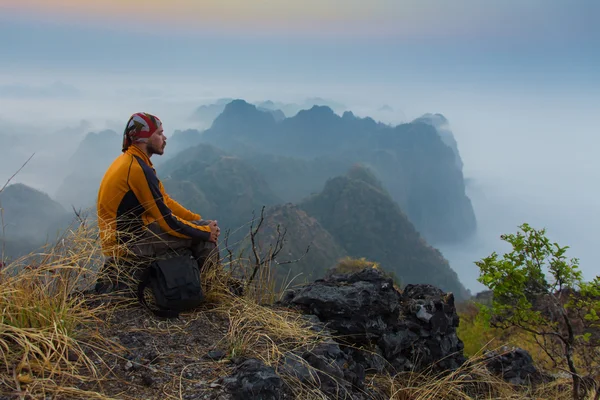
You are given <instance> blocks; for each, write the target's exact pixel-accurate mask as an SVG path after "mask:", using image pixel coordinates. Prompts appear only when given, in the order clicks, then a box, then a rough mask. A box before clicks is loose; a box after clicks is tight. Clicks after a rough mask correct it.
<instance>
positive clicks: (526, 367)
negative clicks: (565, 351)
mask: <svg viewBox="0 0 600 400" xmlns="http://www.w3.org/2000/svg"><path fill="white" fill-rule="evenodd" d="M484 363H485V365H486V367H487V369H488V370H489V371H490V372H491V373H492V374H494V375H497V376H500V377H502V379H504V380H505V381H507V382H509V383H511V384H513V385H531V384H533V385H535V384H539V383H543V382H547V381H549V380H551V378H550V377H549V376H547V375H545V374H542V373H541V372H540V371H538V370H537V368H536V367H535V366H534V365H533V358H531V355H530V354H529V353H528V352H527V351H525V350H523V349H521V348H518V347H517V348H513V349H512V350H509V349H508V348H507V347H503V348H502V349H501V352H500V353H498V352H495V351H488V352H486V353H485V361H484Z"/></svg>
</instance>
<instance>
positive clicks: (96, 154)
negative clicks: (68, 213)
mask: <svg viewBox="0 0 600 400" xmlns="http://www.w3.org/2000/svg"><path fill="white" fill-rule="evenodd" d="M121 145H122V136H121V135H119V134H117V133H116V132H115V131H113V130H110V129H108V130H104V131H100V132H89V133H88V134H87V135H86V136H85V138H84V139H83V140H82V141H81V143H80V144H79V146H78V147H77V149H76V150H75V153H73V155H72V156H71V157H70V158H69V160H68V162H67V168H68V170H69V171H70V173H69V174H68V175H67V177H66V178H65V179H64V180H63V182H62V184H61V185H60V186H59V187H58V188H57V189H56V192H55V198H56V200H57V201H58V202H60V203H61V204H63V205H64V206H66V207H71V206H74V207H75V208H87V207H91V206H93V205H95V202H96V196H97V194H98V187H99V185H100V181H101V180H102V176H103V175H104V172H105V171H106V169H107V168H108V166H109V165H110V163H111V162H112V161H113V160H114V159H115V158H116V157H117V156H118V155H119V154H120V153H121Z"/></svg>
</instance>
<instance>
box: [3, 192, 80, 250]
mask: <svg viewBox="0 0 600 400" xmlns="http://www.w3.org/2000/svg"><path fill="white" fill-rule="evenodd" d="M0 203H1V204H2V217H3V223H4V233H5V236H6V240H7V241H6V250H7V254H8V255H9V256H11V257H17V256H21V255H24V254H25V253H28V252H30V251H32V250H34V249H35V248H36V247H40V246H42V245H43V244H45V243H46V242H47V241H48V242H53V241H54V240H55V239H56V238H57V237H58V234H59V232H60V231H62V230H64V229H65V228H66V227H67V226H68V225H69V223H70V222H71V220H72V217H73V215H72V214H71V213H69V212H67V210H65V208H63V207H62V206H61V205H60V204H59V203H57V202H56V201H54V200H52V199H51V198H50V196H48V195H47V194H46V193H43V192H41V191H39V190H36V189H34V188H31V187H29V186H26V185H23V184H21V183H15V184H12V185H9V186H7V187H6V188H5V189H4V191H2V192H1V193H0Z"/></svg>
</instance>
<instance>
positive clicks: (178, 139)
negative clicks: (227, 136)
mask: <svg viewBox="0 0 600 400" xmlns="http://www.w3.org/2000/svg"><path fill="white" fill-rule="evenodd" d="M201 142H202V134H201V133H200V131H199V130H197V129H186V130H183V131H182V130H176V131H175V132H173V135H172V136H171V137H169V138H167V147H166V149H165V153H164V154H163V155H162V156H161V157H155V158H156V159H155V158H153V159H152V162H153V163H154V164H155V165H157V166H158V165H162V164H164V162H165V161H166V160H168V159H170V158H173V157H175V156H176V155H177V154H178V153H179V152H181V151H183V150H185V149H188V148H190V147H194V146H197V145H199V144H200V143H201Z"/></svg>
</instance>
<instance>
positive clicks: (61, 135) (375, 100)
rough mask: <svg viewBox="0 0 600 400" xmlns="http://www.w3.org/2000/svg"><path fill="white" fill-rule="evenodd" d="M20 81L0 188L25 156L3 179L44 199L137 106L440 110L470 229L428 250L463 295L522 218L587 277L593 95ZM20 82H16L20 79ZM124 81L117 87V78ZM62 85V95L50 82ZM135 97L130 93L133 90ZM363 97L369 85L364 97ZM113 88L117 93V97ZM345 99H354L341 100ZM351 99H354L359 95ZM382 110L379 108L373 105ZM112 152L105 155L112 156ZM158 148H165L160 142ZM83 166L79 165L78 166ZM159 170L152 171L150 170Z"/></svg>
mask: <svg viewBox="0 0 600 400" xmlns="http://www.w3.org/2000/svg"><path fill="white" fill-rule="evenodd" d="M37 78H38V81H36V80H35V79H30V78H29V77H26V76H24V77H23V78H22V79H21V80H20V81H18V82H16V81H15V82H12V83H11V82H8V80H7V79H6V77H5V78H4V81H3V82H2V84H3V85H4V86H3V87H7V86H8V85H12V87H13V88H16V87H17V84H20V85H24V84H23V83H22V82H28V83H27V85H29V86H28V87H27V89H25V90H24V92H25V94H26V95H25V94H23V93H14V92H15V90H13V95H12V96H7V95H3V96H1V97H0V110H1V111H0V120H1V121H2V125H1V126H2V128H1V133H4V134H9V135H12V136H14V137H16V138H18V142H17V143H12V144H11V142H10V141H9V142H8V145H7V143H3V146H2V147H3V151H2V154H3V156H2V158H3V161H2V163H1V164H0V181H2V182H5V181H6V180H7V179H8V178H9V177H10V176H11V175H12V174H13V173H14V172H15V171H16V170H17V169H18V168H19V167H20V166H21V165H22V163H23V162H25V161H26V160H27V158H28V157H29V156H31V155H32V154H33V153H35V155H34V156H33V158H32V159H31V161H30V162H29V163H28V164H27V165H26V166H25V168H23V170H22V171H21V172H20V173H19V174H18V175H17V176H16V177H15V178H14V179H13V182H22V183H25V184H27V185H30V186H33V187H35V188H38V189H40V190H42V191H45V192H47V193H48V194H50V195H51V196H53V197H54V195H55V191H56V188H57V187H58V185H60V183H61V182H62V180H63V179H64V177H65V176H66V175H67V174H68V173H69V171H68V158H69V157H70V155H71V154H72V153H73V152H74V151H75V149H76V147H77V145H78V144H79V141H80V140H81V139H82V138H83V137H84V136H85V134H86V133H87V132H90V131H100V130H103V129H113V130H115V131H117V132H121V131H122V128H123V125H124V123H125V121H126V120H127V118H128V116H129V115H130V114H131V113H133V112H136V111H138V110H145V111H148V112H152V113H155V114H156V115H159V116H160V117H161V119H162V120H163V122H164V125H165V129H166V132H167V134H168V135H169V134H171V133H172V132H173V131H174V130H176V129H187V128H200V129H201V128H202V126H201V125H200V124H199V123H198V122H195V121H192V120H190V118H189V117H190V115H191V113H192V112H193V110H194V109H195V108H196V107H198V106H199V105H202V104H210V103H211V102H212V101H215V100H216V99H218V98H219V97H233V98H244V99H246V100H247V101H261V100H267V99H270V100H274V101H275V100H277V101H284V102H298V103H301V102H302V101H303V100H304V99H305V98H307V97H315V96H320V97H323V98H326V99H331V100H335V101H338V102H340V103H342V104H344V105H346V107H347V108H348V109H350V110H353V111H354V112H355V113H356V114H358V115H362V116H367V115H369V116H372V117H374V118H375V119H378V120H381V121H383V122H386V123H391V124H396V123H401V122H406V121H410V120H412V119H414V118H416V117H418V116H420V115H422V114H424V113H427V112H439V113H442V114H444V115H445V116H446V117H447V118H448V119H449V121H450V124H451V129H452V130H453V132H454V135H455V137H456V140H457V141H458V146H459V151H460V153H461V157H462V159H463V162H464V176H465V179H466V181H467V192H468V195H469V196H470V198H471V200H472V202H473V206H474V208H475V212H476V216H477V219H478V232H477V234H476V236H475V237H473V238H472V239H470V240H468V241H467V242H466V243H461V244H460V245H453V246H444V245H440V246H438V247H439V248H440V249H441V251H442V252H443V254H444V255H445V256H446V257H447V258H448V259H449V261H450V262H451V265H452V267H453V268H454V269H455V270H456V271H457V272H458V273H459V275H460V277H461V280H462V281H463V283H464V284H465V285H466V286H467V287H468V288H469V289H471V290H472V291H477V290H480V289H482V286H481V285H479V284H478V283H477V281H476V278H477V268H476V267H475V266H474V264H473V261H475V260H478V259H480V258H482V257H484V256H486V255H488V254H489V253H491V252H492V251H494V250H496V251H504V250H506V247H505V246H503V244H502V242H501V241H500V239H499V236H500V234H502V233H507V232H514V231H516V229H517V226H518V225H519V224H521V223H523V222H529V223H531V224H532V225H534V226H535V227H539V228H541V227H546V228H547V229H548V233H549V236H550V238H551V239H552V240H556V241H558V242H559V243H561V244H563V245H569V246H571V248H572V249H571V251H570V252H569V253H568V254H569V255H570V256H573V257H578V258H580V260H581V266H582V269H583V270H584V272H585V274H586V276H587V277H591V276H592V275H593V274H596V273H597V271H598V270H597V264H596V261H597V256H596V255H595V247H596V246H595V238H596V228H597V226H599V225H600V205H599V203H598V201H597V196H598V194H599V190H598V182H600V161H599V159H598V157H597V156H596V155H597V151H598V150H597V146H598V142H599V141H598V130H597V121H596V114H595V110H596V111H597V106H598V104H600V96H598V95H596V94H594V93H584V94H581V93H569V92H568V91H567V90H564V88H557V89H556V92H552V90H546V92H545V93H543V94H538V93H535V92H530V93H524V92H523V91H521V92H519V91H518V90H517V89H515V91H514V93H513V92H511V90H510V89H507V88H506V87H504V88H498V90H496V91H495V92H494V91H491V90H490V87H489V86H488V85H482V86H481V87H480V88H475V87H471V89H470V90H469V91H465V90H448V89H447V88H445V87H444V86H443V85H430V86H413V87H410V85H406V86H403V87H396V88H394V89H395V90H389V89H390V88H389V87H387V88H382V87H378V86H377V85H372V86H369V87H368V89H366V88H365V87H364V86H361V85H356V87H352V86H347V87H344V88H343V89H342V90H340V88H339V87H337V86H335V85H332V86H331V87H325V86H323V85H319V86H318V87H312V86H310V85H283V84H281V83H277V84H273V85H268V84H260V85H255V84H252V83H250V82H248V83H246V84H245V85H243V84H241V83H238V84H236V85H235V87H234V86H226V85H223V86H218V85H214V86H209V85H204V84H202V83H198V84H196V85H189V84H188V85H182V84H180V82H179V80H178V79H169V78H168V77H165V76H157V77H153V78H152V79H151V82H153V84H140V83H139V82H136V81H131V80H128V81H125V80H123V79H121V77H118V76H117V77H114V76H113V77H104V78H102V79H100V80H101V81H102V82H103V84H102V85H99V84H98V83H97V82H94V81H91V80H86V79H83V78H79V79H71V80H70V81H66V80H62V78H68V77H60V78H61V80H60V82H61V84H60V85H56V84H55V82H57V81H56V80H53V79H54V78H57V76H48V77H46V78H45V79H43V78H42V77H39V76H38V77H37ZM19 82H20V83H19ZM125 82H127V83H125ZM67 85H68V87H70V88H71V89H69V90H68V91H67V92H68V94H67V95H64V94H60V93H59V94H53V93H51V89H52V88H53V87H61V88H62V87H67ZM136 90H137V91H136ZM365 90H368V92H367V95H366V96H365ZM123 92H127V93H128V95H127V96H124V95H123ZM352 93H356V94H355V95H352ZM359 94H360V95H359ZM383 105H387V106H388V107H387V108H386V110H382V109H381V108H382V106H383ZM119 151H120V149H119V148H115V151H114V155H115V156H117V155H118V154H119ZM167 152H168V147H167ZM80 168H81V169H83V170H85V165H81V166H80ZM159 173H160V170H159Z"/></svg>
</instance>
